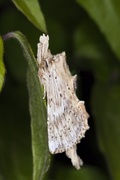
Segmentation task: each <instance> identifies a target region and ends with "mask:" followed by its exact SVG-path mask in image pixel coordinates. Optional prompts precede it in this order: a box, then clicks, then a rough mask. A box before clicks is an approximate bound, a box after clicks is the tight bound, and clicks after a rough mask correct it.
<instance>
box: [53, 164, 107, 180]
mask: <svg viewBox="0 0 120 180" xmlns="http://www.w3.org/2000/svg"><path fill="white" fill-rule="evenodd" d="M55 179H57V180H61V179H62V180H65V179H69V180H73V179H75V180H80V179H81V180H96V179H97V180H108V178H107V176H106V175H105V174H104V173H103V172H102V171H100V170H99V169H98V168H95V167H92V166H85V165H84V167H82V168H81V170H80V171H76V170H75V169H73V168H71V169H70V168H66V167H62V168H60V169H59V170H58V171H57V172H56V177H55Z"/></svg>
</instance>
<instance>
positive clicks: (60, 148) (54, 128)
mask: <svg viewBox="0 0 120 180" xmlns="http://www.w3.org/2000/svg"><path fill="white" fill-rule="evenodd" d="M42 38H43V37H42ZM43 39H44V38H43ZM43 39H42V40H41V43H39V44H38V46H39V51H38V62H39V71H38V76H39V79H40V82H41V83H42V84H43V86H44V96H45V95H46V96H47V117H48V121H47V123H48V144H49V150H50V152H51V153H52V154H55V153H61V152H64V151H66V154H67V156H68V157H70V156H72V155H73V154H75V153H74V150H75V152H76V144H78V143H79V142H80V140H81V138H83V137H84V134H85V132H86V130H87V129H89V126H88V123H87V120H88V117H89V115H88V113H87V112H86V109H85V106H84V101H80V100H79V99H78V98H77V96H76V93H75V89H76V75H75V76H72V75H71V73H70V71H69V68H68V66H67V63H66V55H65V53H64V52H63V53H61V54H57V55H54V56H53V55H51V53H50V51H49V50H48V44H47V41H45V43H44V42H43ZM44 46H45V47H44ZM46 47H47V48H46ZM39 56H40V57H39ZM71 149H74V150H73V151H72V152H71V151H70V150H71ZM69 152H70V153H69ZM70 158H71V157H70ZM76 158H77V161H78V159H79V158H78V156H76ZM71 159H72V158H71ZM73 159H74V157H73ZM73 159H72V163H73V164H75V163H76V162H75V163H74V161H75V160H73ZM79 161H80V159H79ZM78 164H79V165H78ZM75 166H76V168H77V169H79V166H80V162H79V163H77V165H75Z"/></svg>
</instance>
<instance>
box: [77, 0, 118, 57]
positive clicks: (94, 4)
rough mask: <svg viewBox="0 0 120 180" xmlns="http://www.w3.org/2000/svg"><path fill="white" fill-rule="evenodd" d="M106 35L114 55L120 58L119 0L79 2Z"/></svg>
mask: <svg viewBox="0 0 120 180" xmlns="http://www.w3.org/2000/svg"><path fill="white" fill-rule="evenodd" d="M77 2H78V3H79V4H80V5H81V6H82V7H83V8H84V9H85V10H86V11H87V12H88V14H89V15H90V16H91V17H92V18H93V20H94V21H95V22H96V24H97V25H98V26H99V28H100V30H101V31H102V33H103V34H104V35H105V37H106V39H107V41H108V42H109V44H110V46H111V48H112V49H113V51H114V53H115V54H116V55H117V57H118V58H120V35H119V33H120V31H119V30H120V2H119V1H118V0H107V1H104V0H102V1H101V0H97V1H96V0H87V1H85V0H77Z"/></svg>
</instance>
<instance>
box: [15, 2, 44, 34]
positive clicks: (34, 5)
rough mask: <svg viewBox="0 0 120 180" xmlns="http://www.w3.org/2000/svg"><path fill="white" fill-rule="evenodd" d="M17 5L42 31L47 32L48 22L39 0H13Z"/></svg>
mask: <svg viewBox="0 0 120 180" xmlns="http://www.w3.org/2000/svg"><path fill="white" fill-rule="evenodd" d="M12 1H13V3H14V4H15V5H16V7H17V8H18V9H19V10H20V11H21V12H22V13H23V14H24V15H25V16H26V17H27V18H28V19H29V20H30V21H31V22H32V23H33V24H34V25H35V26H36V27H37V28H38V29H39V30H41V31H43V32H46V31H47V30H46V24H45V20H44V16H43V13H42V11H41V8H40V4H39V3H38V0H12Z"/></svg>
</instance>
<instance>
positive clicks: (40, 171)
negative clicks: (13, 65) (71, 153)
mask: <svg viewBox="0 0 120 180" xmlns="http://www.w3.org/2000/svg"><path fill="white" fill-rule="evenodd" d="M8 38H15V39H16V40H18V42H19V43H20V45H21V46H22V49H23V52H24V56H25V58H26V60H27V63H28V74H27V84H28V91H29V107H30V115H31V130H32V150H33V166H34V167H33V180H42V179H43V178H44V177H45V174H46V172H47V170H48V168H49V164H50V154H49V150H48V139H47V117H46V107H45V102H44V101H43V91H42V88H41V86H40V82H39V79H38V75H37V71H38V67H37V63H36V60H35V57H34V55H33V52H32V50H31V47H30V45H29V44H28V42H27V40H26V38H25V36H24V35H23V34H22V33H20V32H11V33H8V34H7V35H5V36H4V39H8Z"/></svg>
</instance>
